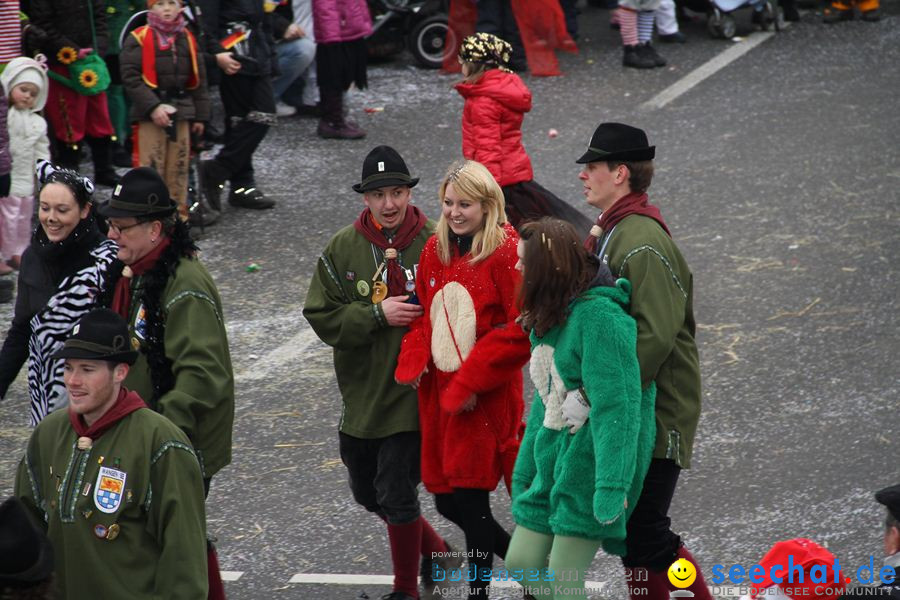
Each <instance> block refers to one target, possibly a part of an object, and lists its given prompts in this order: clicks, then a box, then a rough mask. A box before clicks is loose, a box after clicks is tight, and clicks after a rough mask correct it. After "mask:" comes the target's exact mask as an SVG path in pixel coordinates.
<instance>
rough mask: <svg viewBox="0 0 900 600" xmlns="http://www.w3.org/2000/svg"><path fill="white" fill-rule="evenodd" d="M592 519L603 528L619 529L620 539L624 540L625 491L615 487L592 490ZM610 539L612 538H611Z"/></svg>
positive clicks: (626, 502)
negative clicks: (614, 527)
mask: <svg viewBox="0 0 900 600" xmlns="http://www.w3.org/2000/svg"><path fill="white" fill-rule="evenodd" d="M593 504H594V518H595V519H597V522H598V523H600V524H601V525H605V526H610V527H612V526H616V527H621V529H622V531H621V533H622V536H621V537H622V538H623V539H624V538H625V519H624V518H623V517H624V516H625V510H626V509H627V508H628V499H627V498H626V497H625V490H624V489H621V488H615V487H607V486H601V487H598V488H597V489H596V490H594V502H593ZM611 537H612V536H611Z"/></svg>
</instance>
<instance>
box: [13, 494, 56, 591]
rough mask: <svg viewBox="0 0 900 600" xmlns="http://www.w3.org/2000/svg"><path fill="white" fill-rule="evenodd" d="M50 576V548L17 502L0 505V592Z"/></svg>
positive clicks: (51, 547) (26, 512)
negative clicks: (5, 588)
mask: <svg viewBox="0 0 900 600" xmlns="http://www.w3.org/2000/svg"><path fill="white" fill-rule="evenodd" d="M52 574H53V546H52V545H51V544H50V540H49V539H48V538H47V535H46V534H45V533H44V531H43V530H42V529H41V528H40V527H38V525H37V523H35V521H34V518H33V517H32V516H31V515H30V514H28V510H27V509H26V508H25V505H24V504H22V501H21V500H19V499H18V498H9V499H8V500H6V502H4V503H3V504H0V590H2V588H4V587H6V586H16V587H21V586H23V585H27V584H32V583H39V582H42V581H45V580H46V579H48V578H49V577H50V576H51V575H52Z"/></svg>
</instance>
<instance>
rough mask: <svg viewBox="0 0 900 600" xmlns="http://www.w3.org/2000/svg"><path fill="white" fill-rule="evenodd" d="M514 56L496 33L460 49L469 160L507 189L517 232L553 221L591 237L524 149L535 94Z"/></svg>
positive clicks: (477, 37) (473, 39)
mask: <svg viewBox="0 0 900 600" xmlns="http://www.w3.org/2000/svg"><path fill="white" fill-rule="evenodd" d="M511 54H512V47H511V46H510V45H509V44H508V43H506V42H505V41H503V40H502V39H500V38H498V37H497V36H495V35H492V34H490V33H476V34H475V35H470V36H469V37H467V38H466V39H464V40H463V43H462V45H461V46H460V48H459V61H460V63H461V64H462V72H463V76H464V77H465V79H464V80H463V81H462V82H461V83H459V84H458V85H457V86H456V91H458V92H459V94H460V95H461V96H462V97H463V98H464V99H465V106H464V107H463V117H462V150H463V156H464V157H465V158H467V159H469V160H475V161H478V162H480V163H481V164H483V165H484V166H485V167H487V168H488V170H489V171H490V172H491V175H493V176H494V179H496V180H497V183H499V184H500V187H501V188H503V196H504V198H505V200H506V214H507V216H508V217H509V222H510V223H511V224H512V225H513V226H514V227H518V226H519V225H520V224H522V223H525V222H527V221H533V220H536V219H540V218H541V217H546V216H553V217H558V218H561V219H564V220H566V221H569V222H570V223H572V224H573V225H574V226H575V228H576V229H577V230H578V232H579V233H580V234H586V233H587V232H589V231H590V229H591V222H590V219H588V218H587V217H585V216H584V215H582V214H581V213H580V212H578V210H576V209H575V208H574V207H572V206H570V205H569V204H568V203H566V202H564V201H563V200H560V199H559V198H557V197H556V196H555V195H554V194H553V193H552V192H550V191H549V190H547V189H545V188H544V187H542V186H541V185H539V184H538V183H537V182H535V181H534V172H533V171H532V169H531V159H529V158H528V154H526V153H525V148H524V147H523V146H522V120H523V119H524V118H525V113H527V112H528V111H530V110H531V92H530V91H529V90H528V88H527V87H526V86H525V83H524V82H523V81H522V79H521V78H520V77H519V76H518V75H516V74H515V73H513V72H512V71H510V70H509V68H508V67H507V65H508V63H509V59H510V55H511Z"/></svg>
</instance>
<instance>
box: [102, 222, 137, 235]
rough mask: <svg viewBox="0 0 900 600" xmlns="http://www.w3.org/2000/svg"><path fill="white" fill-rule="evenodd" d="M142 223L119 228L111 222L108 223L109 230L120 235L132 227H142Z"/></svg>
mask: <svg viewBox="0 0 900 600" xmlns="http://www.w3.org/2000/svg"><path fill="white" fill-rule="evenodd" d="M143 224H144V222H143V221H138V222H137V223H132V224H131V225H123V226H119V225H116V224H114V223H113V222H112V221H110V222H109V230H110V231H112V232H114V233H117V234H119V235H121V234H122V233H123V232H125V231H128V230H129V229H131V228H132V227H137V226H138V225H143Z"/></svg>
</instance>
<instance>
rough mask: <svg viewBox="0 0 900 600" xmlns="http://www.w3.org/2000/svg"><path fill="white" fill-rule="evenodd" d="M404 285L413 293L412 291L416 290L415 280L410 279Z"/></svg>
mask: <svg viewBox="0 0 900 600" xmlns="http://www.w3.org/2000/svg"><path fill="white" fill-rule="evenodd" d="M404 287H405V288H406V291H407V292H409V293H413V292H414V291H416V282H415V281H413V280H412V279H410V280H408V281H407V282H406V283H405V284H404Z"/></svg>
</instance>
